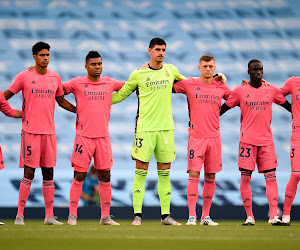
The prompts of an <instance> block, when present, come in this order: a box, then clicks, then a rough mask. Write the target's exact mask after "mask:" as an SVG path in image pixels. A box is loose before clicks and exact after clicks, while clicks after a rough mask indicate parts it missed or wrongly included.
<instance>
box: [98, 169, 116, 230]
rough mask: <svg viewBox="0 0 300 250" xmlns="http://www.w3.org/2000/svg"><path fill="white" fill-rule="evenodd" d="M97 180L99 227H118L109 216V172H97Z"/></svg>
mask: <svg viewBox="0 0 300 250" xmlns="http://www.w3.org/2000/svg"><path fill="white" fill-rule="evenodd" d="M98 178H99V197H100V201H101V219H100V225H112V226H118V225H120V224H119V223H117V222H115V221H114V220H113V219H112V216H111V215H110V204H111V183H110V170H107V171H104V170H98Z"/></svg>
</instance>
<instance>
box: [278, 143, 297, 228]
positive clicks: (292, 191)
mask: <svg viewBox="0 0 300 250" xmlns="http://www.w3.org/2000/svg"><path fill="white" fill-rule="evenodd" d="M299 149H300V141H299V140H291V153H290V158H291V168H292V172H291V176H290V179H289V182H288V184H287V185H286V190H285V198H284V206H283V216H282V222H284V223H287V224H289V223H290V220H291V216H290V213H291V208H292V205H293V201H294V199H295V196H296V193H297V187H298V183H299V181H300V164H299V163H300V154H299V153H298V150H299Z"/></svg>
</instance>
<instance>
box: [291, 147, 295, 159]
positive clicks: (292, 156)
mask: <svg viewBox="0 0 300 250" xmlns="http://www.w3.org/2000/svg"><path fill="white" fill-rule="evenodd" d="M291 153H292V155H291V158H294V156H295V149H294V148H292V152H291Z"/></svg>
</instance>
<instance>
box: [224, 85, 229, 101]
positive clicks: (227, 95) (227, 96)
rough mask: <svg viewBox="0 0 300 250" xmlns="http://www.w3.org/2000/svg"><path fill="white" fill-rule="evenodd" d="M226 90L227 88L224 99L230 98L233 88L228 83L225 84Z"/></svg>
mask: <svg viewBox="0 0 300 250" xmlns="http://www.w3.org/2000/svg"><path fill="white" fill-rule="evenodd" d="M224 90H225V92H224V95H223V99H224V100H228V98H229V96H230V94H231V90H230V88H229V87H228V86H227V84H224Z"/></svg>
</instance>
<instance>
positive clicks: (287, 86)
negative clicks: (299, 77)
mask: <svg viewBox="0 0 300 250" xmlns="http://www.w3.org/2000/svg"><path fill="white" fill-rule="evenodd" d="M293 78H294V77H291V78H289V79H288V80H287V81H286V82H285V83H284V85H283V86H282V87H281V88H280V92H281V93H282V94H283V96H287V95H290V94H291V93H292V86H293V82H294V79H293Z"/></svg>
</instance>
